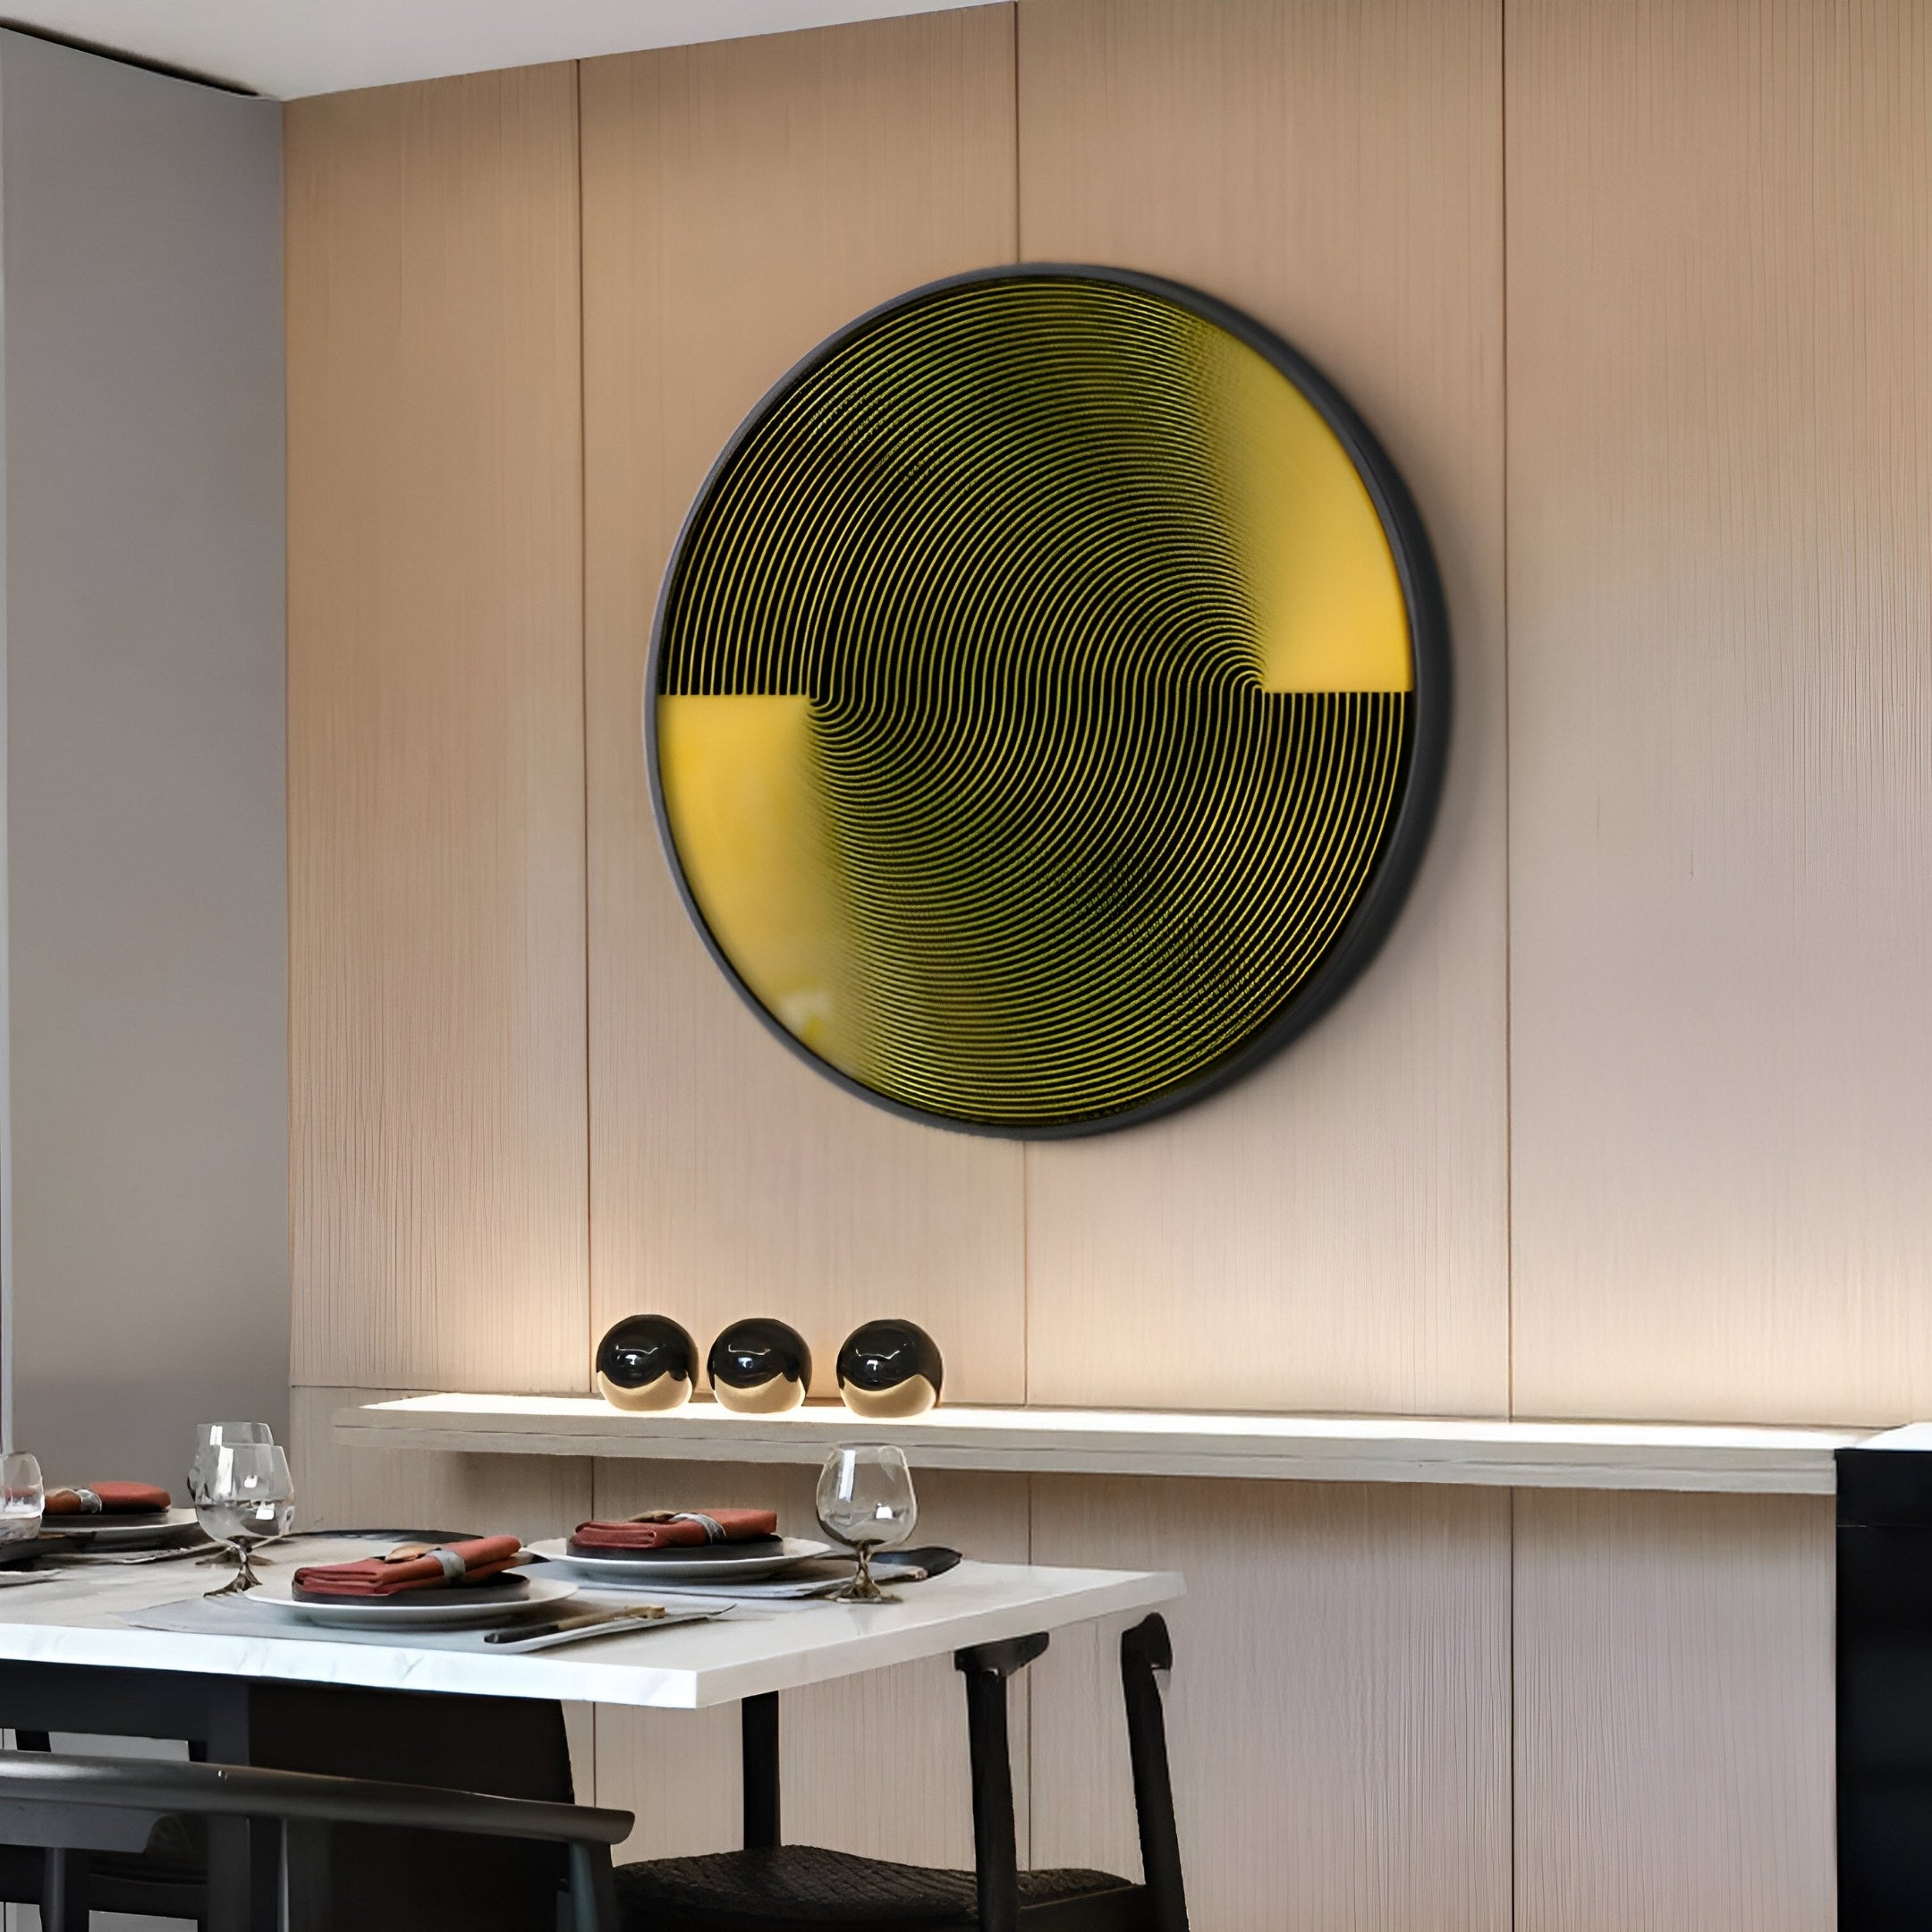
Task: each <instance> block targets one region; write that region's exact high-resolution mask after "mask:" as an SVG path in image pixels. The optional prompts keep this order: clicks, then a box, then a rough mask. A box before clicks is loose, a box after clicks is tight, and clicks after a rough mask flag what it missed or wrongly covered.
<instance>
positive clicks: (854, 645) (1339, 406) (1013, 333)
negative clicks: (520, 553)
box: [645, 267, 1448, 1137]
mask: <svg viewBox="0 0 1932 1932" xmlns="http://www.w3.org/2000/svg"><path fill="white" fill-rule="evenodd" d="M1447 683H1448V663H1447V656H1446V646H1445V624H1444V619H1443V614H1442V598H1441V594H1440V591H1439V589H1438V588H1437V584H1436V573H1435V569H1434V566H1433V564H1432V563H1431V561H1430V558H1429V553H1428V542H1427V539H1426V538H1425V537H1424V534H1423V530H1422V524H1421V520H1420V518H1419V516H1418V515H1417V513H1416V511H1415V509H1414V506H1413V504H1411V501H1410V499H1409V496H1408V494H1407V492H1406V491H1405V490H1404V489H1403V488H1402V483H1401V481H1400V479H1398V478H1397V476H1396V474H1395V471H1394V469H1393V467H1392V466H1391V465H1390V463H1389V462H1388V460H1387V458H1386V457H1385V456H1384V455H1383V453H1381V451H1380V450H1379V449H1378V448H1377V445H1376V444H1375V441H1374V439H1373V438H1372V437H1371V436H1369V432H1368V430H1367V429H1366V428H1364V427H1363V425H1362V423H1361V421H1360V419H1359V418H1357V416H1356V415H1355V414H1354V412H1353V411H1352V410H1351V409H1350V408H1349V406H1348V404H1347V403H1346V402H1343V399H1342V398H1341V396H1340V395H1338V394H1336V393H1335V390H1334V388H1333V387H1331V386H1330V385H1329V384H1328V383H1327V382H1326V381H1325V380H1324V379H1323V378H1322V377H1320V376H1319V375H1318V373H1317V372H1316V371H1315V370H1314V369H1311V368H1309V365H1308V364H1307V363H1306V362H1304V361H1303V360H1301V357H1299V356H1298V355H1296V354H1295V353H1294V352H1293V351H1292V350H1291V349H1289V348H1288V347H1287V346H1286V345H1285V344H1284V343H1281V342H1279V341H1277V340H1276V339H1275V337H1274V336H1273V335H1269V334H1268V333H1267V331H1266V330H1265V329H1262V328H1260V327H1259V326H1257V325H1256V324H1255V323H1254V322H1252V321H1250V319H1248V318H1246V317H1244V316H1241V315H1240V314H1238V313H1236V312H1235V311H1234V310H1233V309H1228V308H1226V307H1224V306H1223V305H1222V304H1221V303H1219V302H1216V301H1211V300H1210V299H1208V297H1206V296H1203V295H1200V294H1198V293H1196V292H1193V291H1192V290H1190V289H1185V288H1181V287H1178V286H1175V285H1174V284H1170V283H1165V282H1158V281H1155V280H1152V279H1150V278H1149V277H1147V276H1144V275H1130V274H1125V273H1122V272H1118V271H1115V270H1113V269H1105V268H1085V267H1025V268H1020V269H1002V270H998V271H996V272H991V273H987V274H980V275H964V276H961V277H958V278H956V279H954V280H952V281H948V282H943V283H938V284H934V285H933V286H931V287H928V288H923V289H919V290H915V291H914V292H912V293H911V294H909V295H905V296H902V297H901V298H900V299H899V300H898V301H892V302H888V303H887V304H886V305H885V307H884V308H881V309H875V310H874V311H873V312H872V313H871V314H869V315H867V316H864V317H861V318H860V319H859V320H858V321H856V322H854V323H852V325H851V326H849V327H847V328H844V329H843V330H841V331H840V332H839V333H838V334H837V335H835V336H833V337H832V339H831V340H830V341H829V342H826V343H823V344H822V345H821V346H820V347H819V348H818V349H817V350H816V351H814V352H813V353H812V354H811V355H809V356H808V357H807V358H806V359H805V360H804V361H803V362H801V363H800V364H799V366H798V367H797V368H796V369H793V370H792V372H791V374H790V375H788V376H787V377H785V378H784V381H783V382H781V383H780V384H779V385H778V386H777V387H776V388H775V389H774V390H773V391H772V392H771V394H769V395H767V397H766V398H765V400H764V401H763V402H760V403H759V404H758V408H757V409H756V410H754V411H752V413H751V415H750V418H749V419H747V420H746V422H745V423H744V424H743V426H742V427H741V428H740V429H739V431H738V433H737V434H736V436H733V438H732V441H731V443H730V445H728V446H727V447H726V449H725V450H724V453H723V455H721V456H720V457H719V459H718V461H717V462H716V466H715V467H714V468H713V470H712V471H711V474H710V476H709V477H708V479H707V480H706V482H705V485H704V487H703V489H702V490H701V491H700V492H699V496H698V500H697V502H696V504H694V505H693V507H692V509H691V513H690V515H689V517H688V518H687V520H686V521H685V524H684V528H683V530H682V533H681V535H680V536H679V538H678V541H677V545H676V547H675V550H674V553H673V555H672V559H671V563H670V568H669V570H668V572H667V573H666V575H665V585H664V590H663V593H662V595H661V597H660V598H659V602H658V607H657V623H656V631H655V635H654V638H653V640H652V652H651V664H650V672H649V679H648V687H647V708H646V724H645V741H646V748H647V754H648V760H649V765H650V773H651V784H652V792H653V796H654V798H655V800H656V802H657V811H658V820H659V825H660V827H661V829H662V831H663V834H664V837H665V846H666V849H667V851H668V852H669V854H670V858H671V864H672V870H673V872H674V875H675V876H676V877H677V880H678V882H679V885H680V887H681V889H682V892H683V894H684V897H685V901H686V902H687V904H688V905H689V907H690V910H691V914H692V917H693V918H694V919H696V920H697V922H698V926H699V930H700V931H701V932H702V933H703V935H704V936H705V938H706V939H707V941H708V944H709V945H710V946H711V949H712V951H713V952H714V953H715V954H716V957H717V960H718V962H719V963H720V964H721V965H722V966H723V967H724V970H725V971H726V972H727V973H728V974H729V975H730V976H731V977H732V979H733V980H735V982H736V983H737V985H738V987H740V989H741V991H742V992H743V994H744V996H746V998H747V999H748V1000H749V1001H750V1003H751V1005H752V1006H753V1008H754V1009H755V1010H756V1011H757V1012H758V1013H759V1014H760V1015H761V1016H762V1017H763V1018H764V1019H765V1020H766V1021H767V1023H768V1024H769V1025H770V1026H771V1028H772V1029H773V1030H774V1031H775V1032H776V1033H777V1034H778V1035H779V1037H780V1038H783V1039H784V1040H785V1041H787V1042H788V1043H789V1044H791V1045H792V1046H793V1047H796V1048H797V1049H798V1050H799V1051H800V1052H801V1053H803V1054H804V1055H807V1056H808V1057H809V1059H811V1060H812V1061H813V1062H814V1063H816V1064H817V1065H818V1067H819V1068H820V1069H821V1070H822V1071H823V1072H826V1073H828V1074H830V1075H831V1076H832V1077H833V1078H834V1079H835V1080H839V1081H841V1082H842V1083H843V1084H844V1085H846V1086H847V1087H849V1088H851V1089H853V1090H855V1091H856V1092H859V1093H860V1094H862V1095H864V1096H865V1097H868V1098H869V1099H873V1100H877V1101H879V1102H882V1103H883V1104H885V1105H886V1106H891V1107H893V1108H895V1109H897V1110H899V1111H901V1112H902V1113H906V1114H913V1115H915V1116H917V1117H919V1118H921V1119H925V1120H928V1121H932V1122H935V1123H939V1124H941V1125H944V1126H948V1127H956V1128H964V1129H969V1130H973V1131H980V1132H987V1133H996V1134H1009V1135H1014V1136H1021V1137H1029V1136H1046V1135H1055V1134H1077V1133H1091V1132H1094V1131H1098V1130H1101V1129H1106V1128H1111V1127H1119V1126H1124V1125H1127V1124H1129V1123H1133V1122H1137V1121H1141V1120H1145V1119H1148V1118H1149V1117H1151V1116H1152V1115H1154V1114H1159V1113H1163V1112H1165V1111H1166V1110H1167V1109H1168V1108H1170V1107H1174V1106H1180V1105H1181V1104H1182V1103H1183V1102H1185V1101H1188V1100H1191V1099H1194V1098H1197V1097H1199V1096H1201V1095H1202V1094H1204V1093H1207V1092H1208V1091H1209V1090H1210V1089H1213V1088H1215V1087H1216V1086H1217V1085H1219V1084H1220V1083H1222V1082H1223V1081H1224V1080H1229V1079H1231V1078H1233V1076H1234V1075H1236V1074H1238V1073H1241V1072H1243V1071H1245V1070H1246V1069H1247V1068H1249V1067H1250V1066H1251V1065H1253V1064H1254V1063H1256V1062H1257V1061H1258V1060H1259V1059H1260V1058H1261V1057H1262V1056H1263V1055H1266V1054H1267V1053H1269V1052H1271V1051H1272V1050H1273V1049H1274V1048H1275V1047H1279V1046H1280V1045H1282V1044H1283V1043H1284V1041H1285V1040H1287V1039H1288V1038H1291V1037H1292V1035H1293V1034H1294V1033H1296V1032H1297V1031H1299V1030H1301V1028H1303V1027H1305V1026H1306V1025H1307V1024H1308V1023H1309V1021H1310V1020H1311V1019H1313V1018H1314V1016H1315V1015H1316V1014H1317V1013H1318V1012H1319V1011H1320V1010H1321V1009H1322V1008H1323V1007H1324V1006H1325V1005H1326V1004H1328V1003H1329V1002H1330V1001H1331V1000H1333V999H1334V997H1335V995H1336V994H1337V993H1338V992H1339V991H1341V989H1342V988H1343V986H1344V985H1346V983H1347V982H1348V981H1349V979H1351V978H1352V976H1353V975H1354V974H1355V973H1357V972H1358V971H1360V969H1361V967H1362V965H1363V964H1364V963H1365V962H1366V961H1367V960H1368V958H1369V954H1370V953H1372V952H1373V950H1374V948H1375V946H1376V945H1377V942H1378V941H1379V940H1380V938H1381V937H1382V936H1383V934H1384V933H1385V931H1386V930H1387V928H1388V926H1389V924H1390V922H1391V920H1392V919H1394V914H1395V911H1396V909H1397V906H1398V904H1399V902H1400V900H1401V897H1402V893H1403V891H1404V890H1405V888H1406V887H1407V885H1408V883H1409V879H1410V877H1411V874H1412V873H1413V871H1414V869H1415V866H1416V864H1417V861H1418V860H1419V857H1420V853H1421V849H1422V845H1423V843H1424V841H1425V839H1426V837H1427V835H1428V821H1429V818H1430V815H1431V812H1432V810H1433V808H1434V803H1435V797H1436V790H1437V784H1438V780H1439V777H1440V774H1441V768H1442V761H1443V752H1444V743H1445V731H1446V723H1447V717H1446V714H1447V699H1448V690H1447Z"/></svg>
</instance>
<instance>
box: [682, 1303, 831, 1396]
mask: <svg viewBox="0 0 1932 1932" xmlns="http://www.w3.org/2000/svg"><path fill="white" fill-rule="evenodd" d="M705 1366H706V1368H707V1369H708V1372H709V1374H710V1377H711V1393H712V1394H714V1395H716V1397H717V1399H718V1400H719V1402H722V1403H723V1404H724V1407H725V1408H727V1409H734V1410H736V1411H738V1413H739V1414H740V1415H781V1414H783V1413H784V1411H786V1410H787V1409H796V1408H797V1407H798V1405H799V1404H800V1403H801V1402H803V1401H804V1400H805V1390H806V1387H807V1385H809V1383H810V1381H811V1351H810V1350H809V1348H807V1347H806V1346H805V1337H804V1336H803V1335H801V1334H800V1333H799V1332H798V1330H797V1329H796V1328H788V1327H787V1326H785V1325H784V1322H782V1321H773V1320H772V1319H771V1318H769V1317H767V1316H762V1315H754V1316H750V1317H748V1318H746V1319H745V1320H743V1321H735V1322H733V1324H732V1325H731V1326H730V1327H729V1328H727V1329H726V1330H725V1331H724V1334H723V1335H720V1336H719V1337H718V1338H717V1340H716V1342H714V1343H712V1344H711V1356H710V1360H708V1362H707V1363H706V1365H705Z"/></svg>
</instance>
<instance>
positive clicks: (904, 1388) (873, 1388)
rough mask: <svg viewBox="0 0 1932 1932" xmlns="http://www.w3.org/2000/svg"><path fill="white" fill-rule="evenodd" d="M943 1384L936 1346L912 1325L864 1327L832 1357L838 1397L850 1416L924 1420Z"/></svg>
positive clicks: (872, 1324) (891, 1323) (892, 1323)
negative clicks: (833, 1358) (836, 1377)
mask: <svg viewBox="0 0 1932 1932" xmlns="http://www.w3.org/2000/svg"><path fill="white" fill-rule="evenodd" d="M944 1383H945V1362H944V1361H942V1360H940V1356H939V1345H938V1343H936V1342H935V1341H934V1340H933V1338H932V1337H931V1336H930V1335H928V1334H927V1333H926V1331H925V1330H924V1329H923V1328H921V1327H920V1326H919V1324H918V1323H917V1322H909V1321H871V1322H867V1323H866V1324H865V1326H863V1327H860V1328H854V1329H853V1330H852V1333H851V1334H850V1335H847V1336H846V1337H845V1345H844V1347H843V1348H842V1349H841V1350H840V1351H839V1352H838V1385H839V1394H841V1395H842V1396H843V1397H844V1399H845V1406H846V1407H847V1408H848V1409H850V1410H851V1411H852V1413H853V1414H854V1415H859V1416H867V1417H891V1416H916V1415H924V1414H925V1412H926V1411H928V1409H930V1408H931V1407H932V1406H933V1404H934V1403H935V1402H937V1401H938V1400H939V1391H940V1388H941V1387H942V1385H944Z"/></svg>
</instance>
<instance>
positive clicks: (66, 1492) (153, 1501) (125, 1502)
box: [40, 1482, 174, 1516]
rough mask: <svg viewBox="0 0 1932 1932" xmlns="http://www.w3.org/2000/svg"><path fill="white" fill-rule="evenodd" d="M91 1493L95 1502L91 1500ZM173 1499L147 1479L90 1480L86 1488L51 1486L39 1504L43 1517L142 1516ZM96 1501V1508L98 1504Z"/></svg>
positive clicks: (166, 1504) (163, 1506)
mask: <svg viewBox="0 0 1932 1932" xmlns="http://www.w3.org/2000/svg"><path fill="white" fill-rule="evenodd" d="M89 1496H92V1497H94V1498H95V1499H96V1503H89V1501H88V1498H89ZM173 1502H174V1497H173V1496H170V1495H169V1494H168V1493H167V1491H166V1490H165V1489H157V1487H155V1486H154V1484H152V1483H145V1482H97V1483H89V1484H88V1486H87V1487H86V1488H85V1489H49V1490H48V1491H47V1500H46V1501H45V1502H44V1503H43V1504H41V1505H40V1513H41V1514H42V1515H44V1516H140V1515H150V1514H152V1513H154V1512H155V1511H156V1510H165V1509H166V1508H167V1507H168V1506H169V1504H172V1503H173ZM96 1504H97V1505H98V1506H96Z"/></svg>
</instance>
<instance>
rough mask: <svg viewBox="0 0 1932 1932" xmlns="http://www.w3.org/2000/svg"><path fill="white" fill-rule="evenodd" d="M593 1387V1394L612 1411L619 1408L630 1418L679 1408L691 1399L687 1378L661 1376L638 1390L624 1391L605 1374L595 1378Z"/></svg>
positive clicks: (628, 1389)
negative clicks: (594, 1392)
mask: <svg viewBox="0 0 1932 1932" xmlns="http://www.w3.org/2000/svg"><path fill="white" fill-rule="evenodd" d="M597 1394H599V1395H601V1396H602V1397H603V1398H604V1400H605V1401H606V1402H608V1403H609V1404H610V1405H611V1407H612V1408H613V1409H622V1410H623V1411H625V1412H626V1413H627V1414H630V1415H662V1414H663V1413H664V1412H665V1411H666V1410H670V1409H682V1407H683V1406H684V1404H685V1403H686V1402H689V1401H690V1400H691V1377H689V1376H673V1375H661V1376H657V1377H653V1378H652V1379H651V1380H650V1381H648V1382H647V1383H645V1384H644V1385H643V1386H642V1387H641V1388H625V1387H624V1386H623V1384H622V1383H619V1382H613V1381H612V1380H611V1378H610V1377H608V1376H607V1375H599V1376H598V1377H597Z"/></svg>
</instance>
